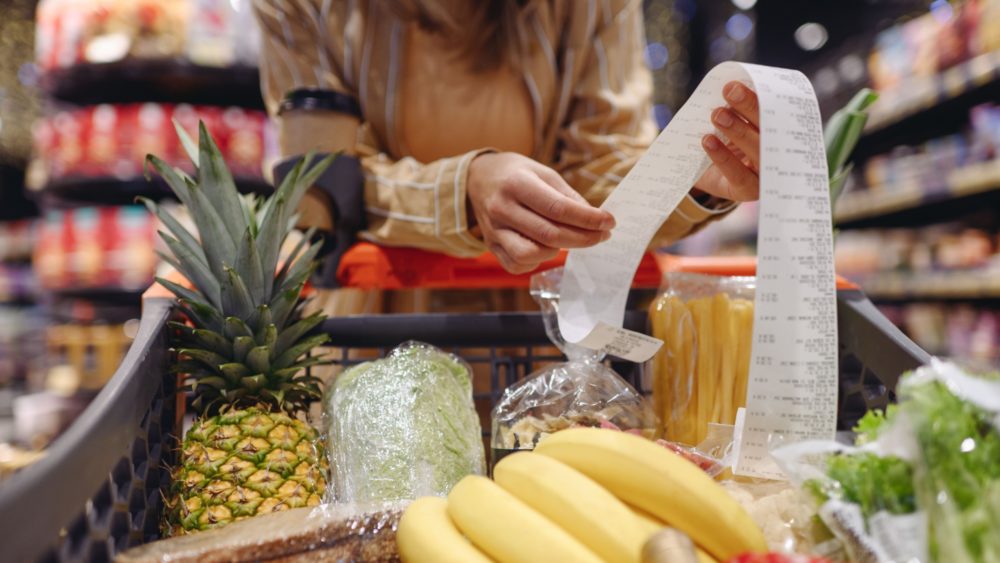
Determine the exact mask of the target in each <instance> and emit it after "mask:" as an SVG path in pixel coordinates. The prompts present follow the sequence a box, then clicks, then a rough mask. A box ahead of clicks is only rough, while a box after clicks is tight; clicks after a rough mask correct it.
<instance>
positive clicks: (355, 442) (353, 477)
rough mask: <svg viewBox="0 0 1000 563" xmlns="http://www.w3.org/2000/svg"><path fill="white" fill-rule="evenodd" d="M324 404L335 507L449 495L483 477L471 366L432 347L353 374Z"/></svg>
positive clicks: (400, 352) (405, 350)
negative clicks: (464, 482) (468, 481)
mask: <svg viewBox="0 0 1000 563" xmlns="http://www.w3.org/2000/svg"><path fill="white" fill-rule="evenodd" d="M326 406H327V415H328V418H329V429H328V436H329V442H328V444H329V452H330V468H331V473H332V482H333V487H331V488H330V493H332V495H333V500H335V501H337V502H370V501H392V500H405V499H413V498H417V497H420V496H426V495H438V496H443V495H445V494H447V493H448V491H450V490H451V488H452V486H453V485H454V484H455V483H457V482H458V481H459V480H460V479H461V478H462V477H464V476H466V475H469V474H473V473H474V474H482V473H483V472H484V467H485V459H484V454H483V442H482V430H481V427H480V424H479V417H478V415H477V414H476V410H475V407H474V406H473V403H472V379H471V372H470V370H469V367H468V365H467V364H466V363H465V362H464V361H462V360H461V359H459V358H457V357H455V356H453V355H451V354H446V353H445V352H442V351H441V350H439V349H437V348H435V347H433V346H430V345H427V344H421V343H413V342H411V343H407V344H404V345H402V346H400V347H399V348H396V349H395V350H393V351H392V352H391V353H390V354H389V355H388V356H387V357H386V358H384V359H381V360H376V361H372V362H367V363H364V364H360V365H358V366H355V367H353V368H351V369H349V370H347V371H346V372H344V373H343V374H341V375H340V376H339V377H338V378H337V379H336V381H335V382H334V384H333V386H332V389H331V391H330V394H329V396H328V398H327V401H326Z"/></svg>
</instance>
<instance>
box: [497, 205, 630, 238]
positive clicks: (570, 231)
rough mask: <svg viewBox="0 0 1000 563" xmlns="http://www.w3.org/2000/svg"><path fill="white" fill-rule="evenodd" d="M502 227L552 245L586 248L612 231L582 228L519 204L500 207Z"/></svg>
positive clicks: (498, 217) (499, 214)
mask: <svg viewBox="0 0 1000 563" xmlns="http://www.w3.org/2000/svg"><path fill="white" fill-rule="evenodd" d="M495 219H496V220H497V222H498V223H499V224H500V226H502V227H507V228H510V229H513V230H515V231H517V232H519V233H521V234H522V235H524V236H525V237H527V238H529V239H531V240H533V241H535V242H537V243H539V244H540V245H542V246H546V247H549V248H586V247H588V246H593V245H595V244H597V243H599V242H603V241H605V240H607V239H608V238H610V237H611V232H610V231H594V230H590V229H581V228H579V227H572V226H570V225H564V224H560V223H556V222H554V221H551V220H549V219H547V218H545V217H543V216H541V215H539V214H538V213H536V212H535V211H533V210H531V209H528V208H527V207H524V206H522V205H519V204H513V205H507V206H505V207H504V208H503V209H500V210H498V213H497V217H496V218H495Z"/></svg>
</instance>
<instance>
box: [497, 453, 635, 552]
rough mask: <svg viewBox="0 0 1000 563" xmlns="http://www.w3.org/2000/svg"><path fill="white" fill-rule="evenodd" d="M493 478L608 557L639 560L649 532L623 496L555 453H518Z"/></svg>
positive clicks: (507, 459) (500, 467)
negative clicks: (621, 499) (565, 461)
mask: <svg viewBox="0 0 1000 563" xmlns="http://www.w3.org/2000/svg"><path fill="white" fill-rule="evenodd" d="M493 480H494V481H496V483H497V484H498V485H500V486H501V487H503V489H504V490H506V491H507V492H509V493H511V494H512V495H514V496H515V497H517V498H519V499H521V500H522V501H524V503H525V504H527V505H528V506H530V507H531V508H534V509H535V510H537V511H538V512H539V513H541V514H542V516H545V517H547V518H548V519H549V520H551V521H553V522H555V523H556V524H558V525H559V526H560V527H562V529H563V530H566V531H567V532H569V533H570V535H572V536H573V537H575V538H576V539H577V540H579V541H580V543H582V544H583V545H585V546H587V547H588V548H590V549H591V550H592V551H593V552H594V553H596V554H597V555H598V556H600V557H601V558H602V559H604V560H605V561H608V562H610V563H635V562H636V561H638V560H639V557H640V555H641V554H642V546H643V544H644V543H645V540H646V538H647V537H648V536H647V534H646V533H644V528H643V526H642V525H641V524H640V523H639V521H638V520H637V519H636V517H635V515H634V514H633V513H632V511H631V510H629V508H628V507H627V506H625V504H624V503H622V501H620V500H618V499H617V498H615V496H614V495H613V494H611V493H610V492H608V490H607V489H605V488H604V487H602V486H600V485H598V484H597V483H595V482H594V480H593V479H591V478H589V477H587V476H586V475H584V474H583V473H580V472H579V471H577V470H575V469H573V468H571V467H569V466H568V465H565V464H563V463H560V462H558V461H556V460H554V459H552V458H549V457H545V456H541V455H538V454H534V453H529V452H524V453H516V454H513V455H510V456H507V457H505V458H503V460H502V461H500V463H498V464H497V465H496V467H495V468H494V469H493Z"/></svg>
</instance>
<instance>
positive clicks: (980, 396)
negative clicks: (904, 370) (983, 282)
mask: <svg viewBox="0 0 1000 563" xmlns="http://www.w3.org/2000/svg"><path fill="white" fill-rule="evenodd" d="M998 379H1000V378H998V377H997V375H995V374H986V375H983V374H977V375H973V374H971V373H967V372H965V371H964V370H962V369H961V368H959V367H958V366H956V365H954V364H951V363H948V362H943V361H940V360H936V359H935V360H932V361H931V363H930V364H929V365H927V366H924V367H921V368H919V369H918V370H916V371H915V372H913V373H910V374H907V375H906V376H904V377H903V378H902V379H900V382H899V385H898V386H897V389H896V392H897V395H898V397H899V402H898V404H897V405H891V406H890V408H889V409H888V410H887V411H886V413H885V414H882V413H880V412H878V411H872V412H870V413H868V414H867V415H865V417H864V418H862V419H861V421H860V422H859V423H858V427H857V428H856V429H855V430H856V432H857V443H856V445H855V446H853V447H852V446H846V445H843V444H836V443H826V442H802V443H798V444H791V445H787V446H783V447H781V448H779V449H778V450H776V451H775V452H773V454H774V456H775V458H776V459H777V460H778V462H779V463H780V464H781V465H782V467H784V468H785V470H786V472H787V473H788V474H789V476H790V477H791V478H792V479H793V480H794V481H796V482H797V483H799V484H800V485H802V486H803V488H805V489H806V490H808V491H809V492H811V493H812V494H813V495H814V497H816V499H817V501H818V502H819V504H820V505H819V514H820V516H821V518H822V519H823V521H824V522H826V524H827V525H828V526H829V527H830V529H831V530H832V531H833V532H834V533H835V534H837V536H839V537H840V538H841V540H842V541H843V542H844V545H845V548H846V549H847V551H848V554H849V555H850V556H851V559H852V561H860V562H865V563H867V562H873V563H883V562H889V561H908V562H911V561H912V562H916V563H925V562H928V561H931V562H935V563H978V562H980V561H1000V380H998Z"/></svg>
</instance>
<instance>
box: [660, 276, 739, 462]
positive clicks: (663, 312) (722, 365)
mask: <svg viewBox="0 0 1000 563" xmlns="http://www.w3.org/2000/svg"><path fill="white" fill-rule="evenodd" d="M666 282H667V285H666V288H665V290H664V291H663V293H662V294H661V295H660V297H659V298H657V299H656V300H655V301H654V302H653V303H652V305H651V306H650V309H649V320H650V327H651V333H652V335H653V336H654V337H656V338H659V339H660V340H663V342H664V344H663V348H661V349H660V351H659V352H658V353H657V355H656V356H655V357H654V358H653V359H652V360H651V363H652V370H651V375H652V381H653V404H654V408H655V410H656V414H657V415H658V416H659V418H660V424H661V426H660V428H659V429H658V430H659V431H660V433H661V434H662V435H663V436H664V437H665V438H666V439H668V440H670V441H674V442H680V443H682V444H691V445H697V444H700V443H701V442H702V441H703V440H705V438H706V437H707V436H708V432H709V424H710V423H719V424H726V425H732V424H734V423H735V420H736V411H737V410H738V409H739V408H740V407H743V406H745V405H746V389H747V377H748V375H749V372H750V347H751V341H752V338H753V313H754V303H753V299H754V289H755V280H754V278H752V277H719V276H709V275H704V274H691V273H680V272H675V273H669V274H667V277H666Z"/></svg>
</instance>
